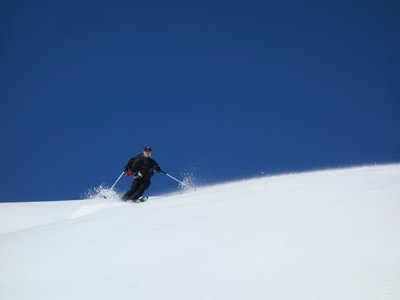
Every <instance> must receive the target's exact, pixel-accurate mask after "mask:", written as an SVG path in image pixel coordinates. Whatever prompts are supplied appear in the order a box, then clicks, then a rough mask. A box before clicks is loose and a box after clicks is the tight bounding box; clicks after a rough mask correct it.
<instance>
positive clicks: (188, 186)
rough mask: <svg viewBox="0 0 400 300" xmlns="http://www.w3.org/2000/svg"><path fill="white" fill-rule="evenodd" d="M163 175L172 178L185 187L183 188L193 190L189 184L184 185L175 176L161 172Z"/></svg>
mask: <svg viewBox="0 0 400 300" xmlns="http://www.w3.org/2000/svg"><path fill="white" fill-rule="evenodd" d="M161 173H163V174H165V175H167V176H168V177H169V178H171V179H173V180H175V181H177V182H179V183H180V184H181V185H183V186H186V187H187V188H189V189H191V188H192V187H191V186H190V185H188V184H186V183H184V182H182V181H180V180H179V179H176V178H175V177H174V176H172V175H170V174H168V173H167V172H165V171H161Z"/></svg>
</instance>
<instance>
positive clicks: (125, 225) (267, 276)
mask: <svg viewBox="0 0 400 300" xmlns="http://www.w3.org/2000/svg"><path fill="white" fill-rule="evenodd" d="M0 299H280V300H282V299H306V300H312V299H315V300H321V299H341V300H343V299H349V300H350V299H351V300H354V299H362V300H368V299H374V300H376V299H393V300H395V299H396V300H397V299H400V165H399V164H396V165H383V166H372V167H359V168H350V169H339V170H328V171H320V172H309V173H301V174H293V175H282V176H274V177H263V178H258V179H251V180H245V181H239V182H233V183H227V184H220V185H215V186H210V187H203V188H199V189H198V190H197V191H196V192H190V193H184V194H176V195H167V196H161V197H154V198H151V199H150V201H148V202H146V203H140V204H126V203H122V202H118V201H117V200H116V199H107V200H106V199H92V200H83V201H82V200H81V201H65V202H51V203H49V202H43V203H39V202H38V203H3V204H0Z"/></svg>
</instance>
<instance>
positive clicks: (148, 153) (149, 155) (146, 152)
mask: <svg viewBox="0 0 400 300" xmlns="http://www.w3.org/2000/svg"><path fill="white" fill-rule="evenodd" d="M143 154H144V156H145V157H147V158H148V157H151V151H144V152H143Z"/></svg>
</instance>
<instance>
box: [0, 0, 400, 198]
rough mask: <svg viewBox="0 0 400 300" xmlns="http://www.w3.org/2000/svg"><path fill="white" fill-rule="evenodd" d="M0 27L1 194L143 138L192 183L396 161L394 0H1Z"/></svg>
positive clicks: (399, 154)
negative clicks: (190, 173)
mask: <svg viewBox="0 0 400 300" xmlns="http://www.w3.org/2000/svg"><path fill="white" fill-rule="evenodd" d="M0 28H1V35H0V134H1V155H0V163H1V171H0V182H1V191H0V201H30V200H54V199H56V200H59V199H77V198H80V197H81V195H82V194H84V193H85V192H86V191H87V190H88V188H90V187H94V186H98V185H99V184H100V183H102V182H104V183H106V184H108V185H111V184H112V183H113V182H114V180H115V179H116V178H117V177H118V175H119V174H120V172H121V171H122V169H123V166H124V165H125V163H126V161H127V160H128V159H129V158H130V157H131V156H133V155H135V154H137V153H139V152H140V151H141V150H142V149H143V147H144V146H145V145H151V146H152V147H153V149H154V152H153V157H154V158H155V159H156V160H157V161H158V162H159V163H160V165H161V167H162V168H163V169H165V170H166V171H168V172H170V173H171V174H173V175H175V176H177V177H181V176H182V172H185V171H193V172H194V174H195V176H196V177H197V178H198V180H199V181H200V182H201V183H213V182H218V181H225V180H232V179H238V178H246V177H249V176H258V175H261V174H262V173H265V174H276V173H282V172H291V171H302V170H310V169H319V168H328V167H342V166H352V165H360V164H372V163H386V162H399V161H400V135H399V129H400V117H399V116H400V55H399V53H400V34H399V33H400V3H399V2H398V1H333V2H332V1H326V2H325V1H323V2H321V1H310V2H308V1H274V2H269V1H209V2H204V1H40V2H32V1H18V0H17V1H2V2H1V4H0ZM129 184H130V180H128V179H123V181H121V183H120V184H119V185H118V189H119V191H121V192H122V191H124V190H125V189H127V188H128V186H129ZM176 188H177V186H176V184H175V182H173V181H171V180H170V179H168V178H166V177H165V176H162V175H158V176H157V177H156V178H155V179H154V180H153V184H152V186H151V189H150V191H149V194H150V195H152V194H157V193H162V192H166V191H171V190H174V189H176Z"/></svg>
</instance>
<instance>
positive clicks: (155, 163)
mask: <svg viewBox="0 0 400 300" xmlns="http://www.w3.org/2000/svg"><path fill="white" fill-rule="evenodd" d="M154 170H156V172H157V173H165V172H164V171H163V170H161V168H160V165H159V164H158V163H157V162H156V161H154Z"/></svg>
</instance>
